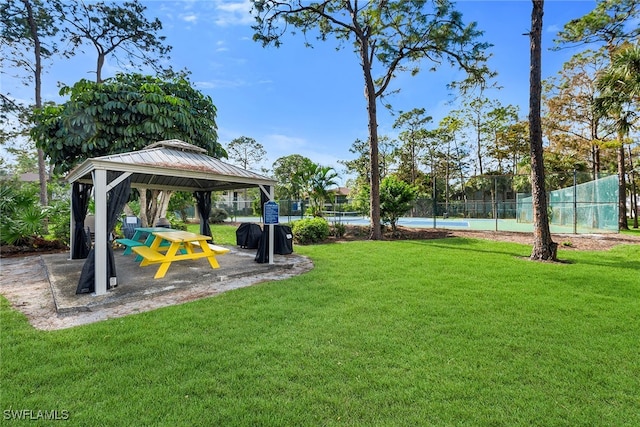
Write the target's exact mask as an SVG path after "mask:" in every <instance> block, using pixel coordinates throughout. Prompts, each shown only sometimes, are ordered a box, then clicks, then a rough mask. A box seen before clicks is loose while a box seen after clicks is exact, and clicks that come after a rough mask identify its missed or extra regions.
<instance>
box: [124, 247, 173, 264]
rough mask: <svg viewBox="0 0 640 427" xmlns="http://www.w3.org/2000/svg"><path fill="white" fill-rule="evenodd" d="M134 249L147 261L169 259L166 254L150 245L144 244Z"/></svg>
mask: <svg viewBox="0 0 640 427" xmlns="http://www.w3.org/2000/svg"><path fill="white" fill-rule="evenodd" d="M132 249H133V251H134V252H135V253H137V254H138V255H140V256H141V257H142V258H144V259H145V261H148V262H162V261H166V259H167V257H166V256H165V255H164V254H161V253H160V252H158V251H154V250H153V249H151V248H150V247H148V246H144V245H141V246H134V247H133V248H132Z"/></svg>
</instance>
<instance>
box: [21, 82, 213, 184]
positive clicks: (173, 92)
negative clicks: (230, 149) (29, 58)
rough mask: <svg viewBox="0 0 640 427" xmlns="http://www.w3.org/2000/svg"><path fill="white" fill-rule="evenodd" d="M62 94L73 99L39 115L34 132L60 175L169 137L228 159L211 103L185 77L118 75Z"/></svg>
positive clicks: (53, 106) (46, 109)
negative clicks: (92, 160)
mask: <svg viewBox="0 0 640 427" xmlns="http://www.w3.org/2000/svg"><path fill="white" fill-rule="evenodd" d="M60 94H61V95H68V96H69V100H68V101H66V102H65V103H64V104H61V105H47V106H45V107H44V108H43V109H41V110H39V111H37V112H36V114H35V121H34V127H33V129H32V132H31V134H32V136H33V137H34V139H35V140H36V141H38V145H39V146H40V147H41V148H42V149H43V150H44V151H45V153H46V155H47V156H48V158H49V160H50V162H51V163H52V164H53V165H55V170H56V172H67V171H69V170H70V169H71V168H72V167H73V166H75V165H76V164H78V163H79V162H81V161H83V160H85V159H86V158H88V157H89V156H91V157H97V156H105V155H109V154H116V153H122V152H126V151H133V150H138V149H141V148H144V147H145V146H147V145H149V144H151V143H153V142H156V141H160V140H165V139H181V140H183V141H185V142H188V143H190V144H193V145H196V146H198V147H202V148H205V149H206V150H207V153H209V154H210V155H212V156H214V157H226V152H225V151H224V149H223V148H222V146H221V145H220V144H219V143H218V134H217V126H216V122H215V118H216V107H215V105H213V101H212V99H211V98H210V97H209V96H205V95H203V94H202V93H201V92H199V91H197V90H195V89H194V88H193V87H192V86H191V84H190V83H189V81H188V80H186V79H183V78H176V79H172V80H169V81H165V80H161V79H159V78H156V77H150V76H142V75H139V74H118V75H116V76H115V77H113V78H109V79H107V80H105V81H104V82H103V83H95V82H91V81H89V80H84V79H83V80H80V81H79V82H77V83H76V84H75V85H73V86H72V87H68V86H65V87H63V88H62V89H61V90H60Z"/></svg>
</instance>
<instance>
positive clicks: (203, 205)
mask: <svg viewBox="0 0 640 427" xmlns="http://www.w3.org/2000/svg"><path fill="white" fill-rule="evenodd" d="M193 197H195V198H196V201H197V202H198V214H199V215H200V234H202V235H203V236H210V237H213V236H212V235H211V227H209V216H210V215H211V191H196V192H194V193H193Z"/></svg>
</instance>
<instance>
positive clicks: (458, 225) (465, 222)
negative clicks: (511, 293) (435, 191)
mask: <svg viewBox="0 0 640 427" xmlns="http://www.w3.org/2000/svg"><path fill="white" fill-rule="evenodd" d="M230 219H231V220H233V221H235V222H241V223H242V222H257V223H260V222H261V221H262V218H260V217H256V216H242V217H234V218H230ZM300 219H301V218H300V216H295V215H291V216H281V217H280V218H279V221H280V223H281V224H287V223H291V222H293V221H297V220H300ZM325 219H326V220H327V222H329V224H334V223H342V224H348V225H360V226H368V225H369V223H370V221H369V218H368V217H364V216H346V215H345V216H328V217H325ZM398 225H399V226H402V227H411V228H442V229H455V230H464V229H466V230H487V231H516V232H522V233H531V232H533V224H532V223H528V222H518V221H517V220H516V219H497V220H496V219H479V218H436V219H435V222H434V219H433V218H426V217H420V218H418V217H413V218H412V217H403V218H400V219H399V220H398ZM550 228H551V232H552V233H557V234H572V233H573V225H556V224H551V226H550ZM576 231H577V233H578V234H592V233H606V232H612V233H615V231H614V230H602V229H597V230H596V229H589V228H585V227H577V229H576Z"/></svg>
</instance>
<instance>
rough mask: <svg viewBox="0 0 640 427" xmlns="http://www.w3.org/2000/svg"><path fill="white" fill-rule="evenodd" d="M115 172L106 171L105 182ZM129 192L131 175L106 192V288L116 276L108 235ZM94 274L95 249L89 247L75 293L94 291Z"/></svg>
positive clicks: (115, 175)
mask: <svg viewBox="0 0 640 427" xmlns="http://www.w3.org/2000/svg"><path fill="white" fill-rule="evenodd" d="M118 176H119V174H118V173H117V172H108V173H107V182H112V181H113V180H114V179H115V178H117V177H118ZM130 194H131V177H127V178H126V179H125V180H123V181H122V182H121V183H120V184H118V185H116V186H115V187H114V188H112V189H111V190H110V191H109V192H108V193H107V289H111V280H110V279H111V278H112V277H116V262H115V258H114V256H113V248H112V247H111V244H110V243H109V237H110V236H111V233H112V232H113V229H114V228H115V226H116V223H117V222H118V218H119V217H120V213H121V212H122V210H123V209H124V205H125V204H126V203H127V201H129V195H130ZM95 275H96V254H95V249H91V251H90V252H89V255H88V257H87V260H86V261H85V263H84V265H83V266H82V273H81V274H80V280H79V281H78V287H77V288H76V294H85V293H90V292H95V290H96V287H95Z"/></svg>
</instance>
